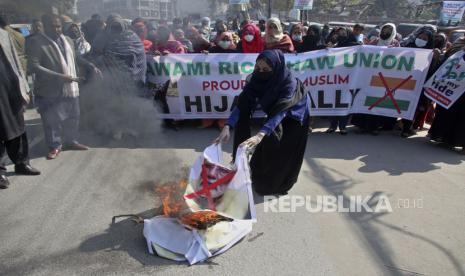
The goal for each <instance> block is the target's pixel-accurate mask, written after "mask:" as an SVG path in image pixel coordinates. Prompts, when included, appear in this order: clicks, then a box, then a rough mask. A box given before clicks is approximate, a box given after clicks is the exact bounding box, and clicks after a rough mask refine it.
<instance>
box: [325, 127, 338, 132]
mask: <svg viewBox="0 0 465 276" xmlns="http://www.w3.org/2000/svg"><path fill="white" fill-rule="evenodd" d="M335 131H336V130H335V129H334V128H328V129H327V130H326V133H334V132H335Z"/></svg>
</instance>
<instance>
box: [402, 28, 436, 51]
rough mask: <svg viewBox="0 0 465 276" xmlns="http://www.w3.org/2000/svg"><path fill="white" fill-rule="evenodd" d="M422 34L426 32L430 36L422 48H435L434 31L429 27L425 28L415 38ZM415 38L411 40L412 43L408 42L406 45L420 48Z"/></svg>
mask: <svg viewBox="0 0 465 276" xmlns="http://www.w3.org/2000/svg"><path fill="white" fill-rule="evenodd" d="M421 34H426V35H427V36H428V43H427V44H426V46H425V47H423V48H422V49H433V48H434V33H433V32H432V31H430V30H428V29H423V30H422V31H421V32H419V33H418V34H417V35H416V36H415V39H417V38H418V37H419V36H420V35H421ZM415 39H414V40H413V41H411V42H410V43H408V44H407V45H405V47H408V48H419V47H418V46H417V45H416V44H415Z"/></svg>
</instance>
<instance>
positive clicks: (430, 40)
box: [401, 26, 440, 138]
mask: <svg viewBox="0 0 465 276" xmlns="http://www.w3.org/2000/svg"><path fill="white" fill-rule="evenodd" d="M416 33H417V35H416V36H415V39H414V40H413V41H412V40H411V41H410V42H409V43H408V44H406V45H405V46H404V47H408V48H418V49H434V33H433V32H432V31H431V29H430V27H429V26H425V27H423V28H420V29H419V31H418V32H416ZM439 56H440V55H439V50H435V51H434V55H433V60H432V61H431V65H430V67H429V70H428V73H427V75H426V79H429V78H430V77H431V76H432V75H433V73H434V72H435V71H436V70H437V68H438V65H439ZM430 105H431V100H429V99H428V98H427V97H426V96H425V95H423V93H422V94H421V96H420V100H419V101H418V106H417V110H416V111H415V116H414V119H413V121H410V120H407V119H402V133H401V136H402V137H404V138H406V137H409V136H412V135H414V134H415V133H416V130H418V129H421V128H422V127H423V124H424V123H425V120H426V116H427V114H428V110H429V108H430Z"/></svg>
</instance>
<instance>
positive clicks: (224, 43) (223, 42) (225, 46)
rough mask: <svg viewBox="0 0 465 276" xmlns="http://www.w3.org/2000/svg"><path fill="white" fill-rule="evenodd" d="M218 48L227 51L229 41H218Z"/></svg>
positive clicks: (229, 44)
mask: <svg viewBox="0 0 465 276" xmlns="http://www.w3.org/2000/svg"><path fill="white" fill-rule="evenodd" d="M218 46H220V47H221V48H223V49H225V50H226V49H229V46H231V41H223V40H222V41H220V42H218Z"/></svg>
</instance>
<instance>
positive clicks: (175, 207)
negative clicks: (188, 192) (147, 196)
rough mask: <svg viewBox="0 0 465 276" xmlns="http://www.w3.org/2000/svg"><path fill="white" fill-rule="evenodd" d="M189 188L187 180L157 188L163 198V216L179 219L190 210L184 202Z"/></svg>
mask: <svg viewBox="0 0 465 276" xmlns="http://www.w3.org/2000/svg"><path fill="white" fill-rule="evenodd" d="M186 187H187V180H185V179H182V180H181V181H179V182H178V183H176V182H169V183H166V184H164V185H162V186H160V187H157V188H156V192H157V193H158V194H159V196H160V198H161V202H162V205H163V214H164V215H165V216H167V217H178V216H179V215H180V214H181V213H183V212H186V211H188V210H189V206H187V204H186V202H185V201H184V198H183V194H184V191H185V189H186Z"/></svg>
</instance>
